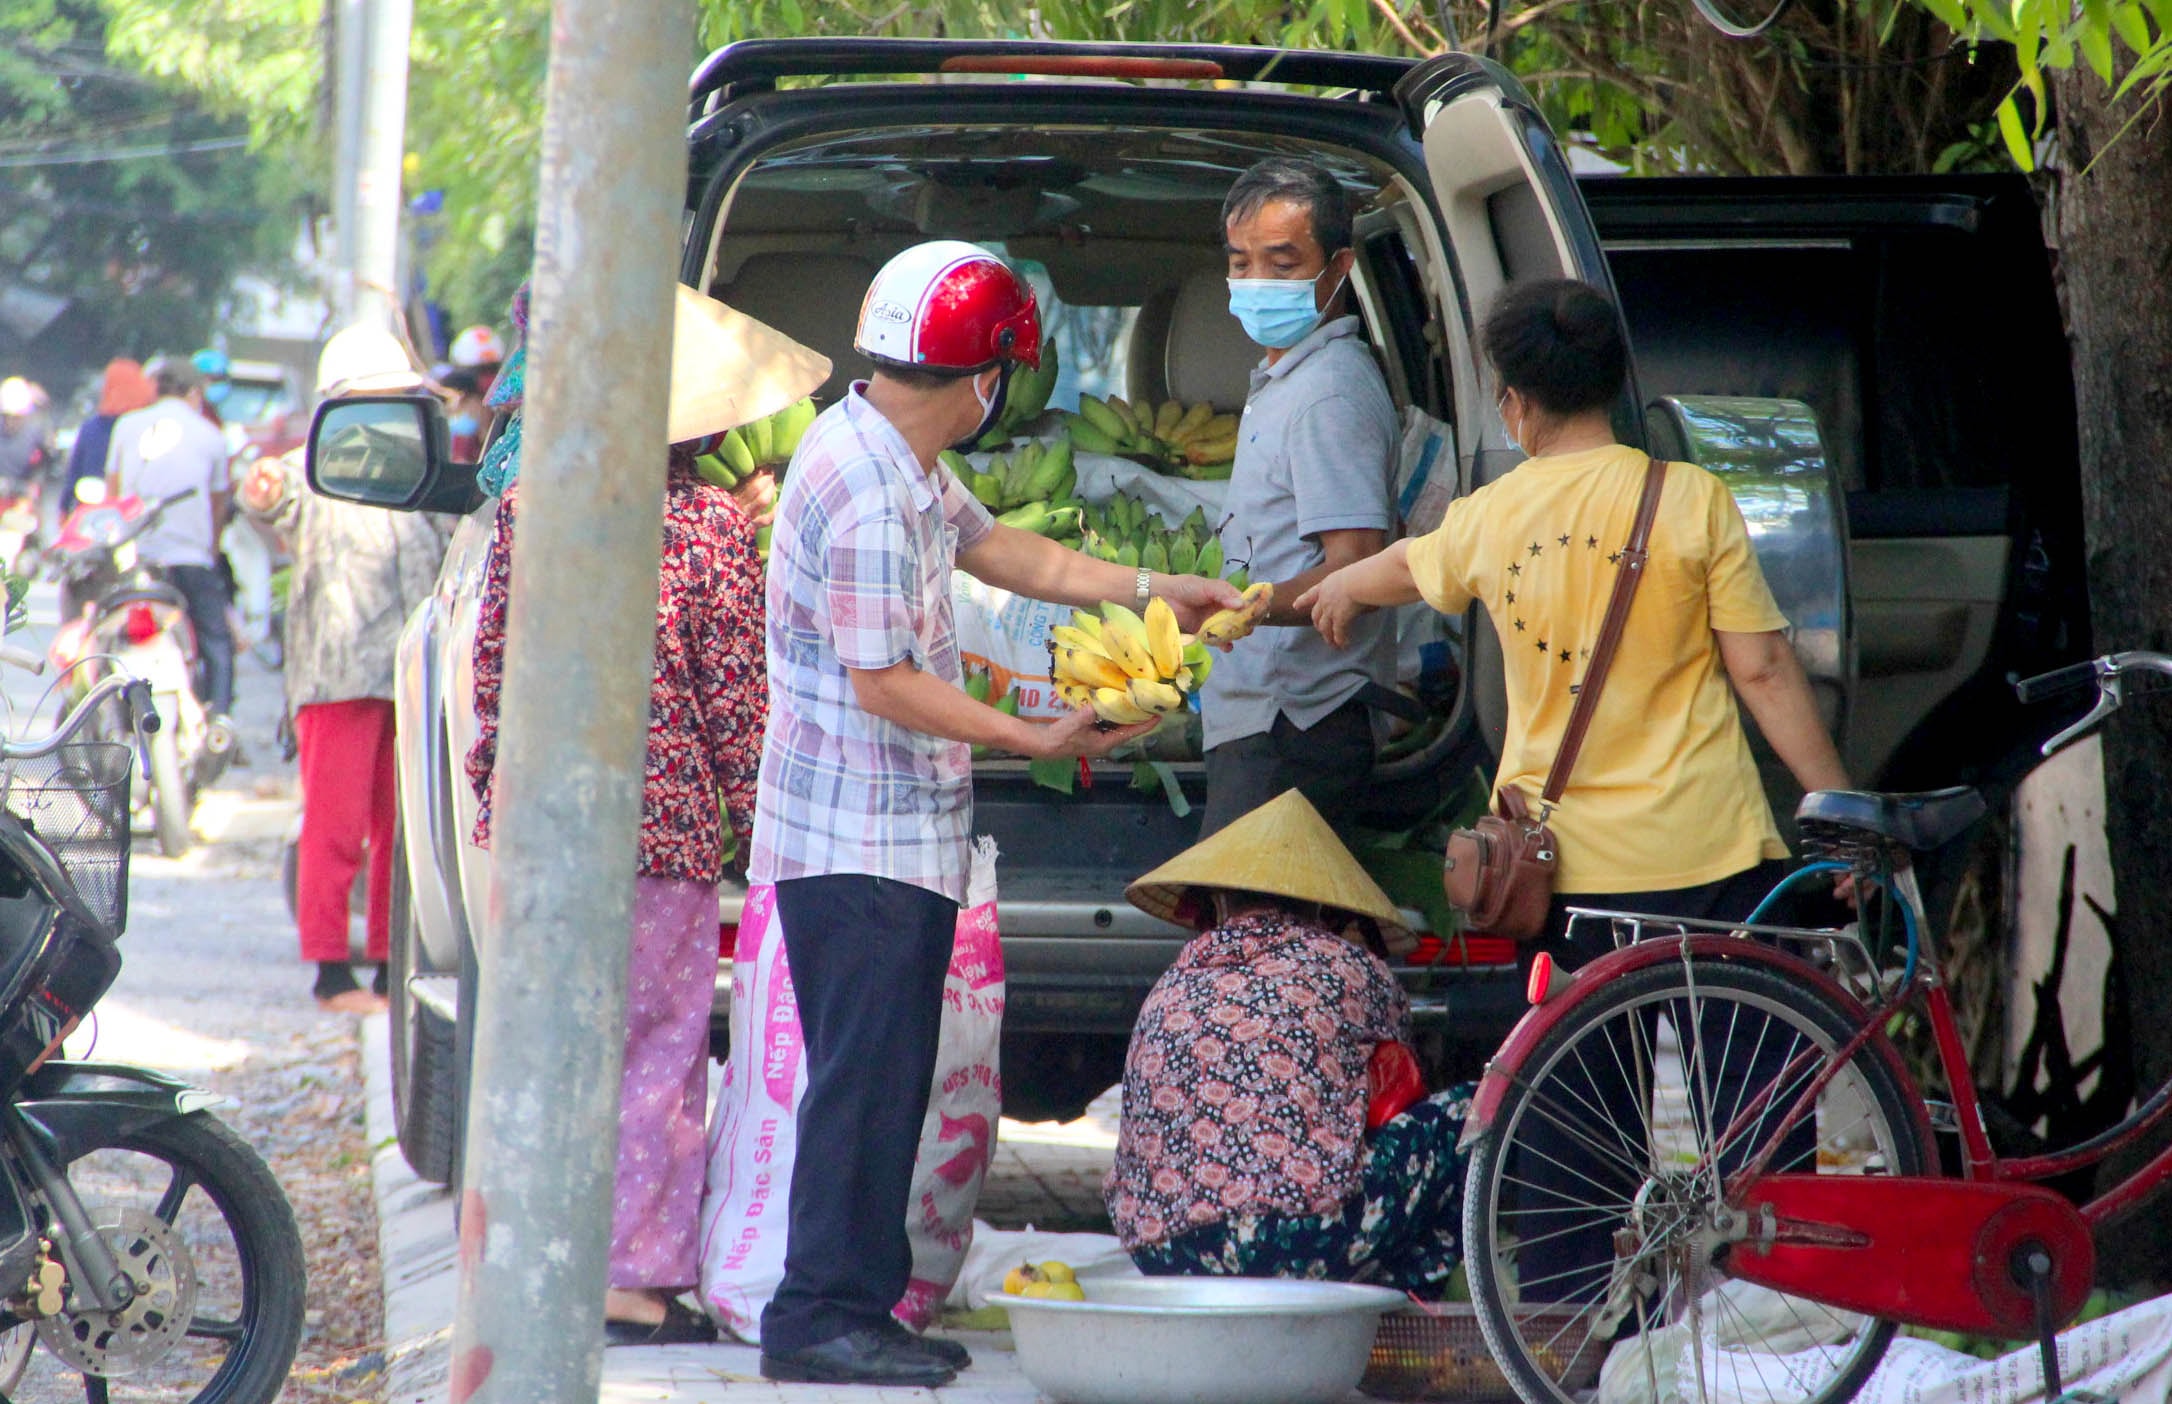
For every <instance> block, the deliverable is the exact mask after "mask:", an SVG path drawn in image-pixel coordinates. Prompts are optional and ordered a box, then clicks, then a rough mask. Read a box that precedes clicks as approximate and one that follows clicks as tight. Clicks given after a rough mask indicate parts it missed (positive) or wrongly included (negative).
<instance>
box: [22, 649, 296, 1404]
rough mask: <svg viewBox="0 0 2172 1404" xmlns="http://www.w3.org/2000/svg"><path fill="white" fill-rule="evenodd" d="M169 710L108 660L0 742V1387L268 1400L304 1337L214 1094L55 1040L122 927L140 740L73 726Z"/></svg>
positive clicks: (250, 1159) (87, 1001)
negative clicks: (53, 720) (26, 731)
mask: <svg viewBox="0 0 2172 1404" xmlns="http://www.w3.org/2000/svg"><path fill="white" fill-rule="evenodd" d="M0 663H6V664H11V665H14V666H20V667H24V668H27V669H29V670H31V671H40V670H42V666H43V665H42V662H41V660H39V659H38V658H37V656H36V655H34V654H30V653H28V652H26V651H24V650H21V649H16V648H12V647H9V646H7V645H4V644H0ZM115 713H119V715H118V716H115V715H114V714H115ZM161 724H162V723H161V717H160V713H159V711H158V708H157V706H156V704H155V702H154V700H153V697H152V688H151V687H150V686H149V685H148V684H147V683H146V682H145V681H144V680H142V679H139V678H135V677H132V676H130V675H129V674H127V673H126V672H123V671H121V670H118V669H109V670H108V672H107V673H106V675H105V676H104V677H102V678H101V679H100V680H99V681H98V682H97V683H95V684H94V685H92V686H91V688H90V689H89V690H88V692H87V693H85V694H84V695H83V697H82V698H81V699H80V700H79V701H77V702H76V703H75V705H74V706H73V707H72V708H71V709H70V710H69V712H68V714H67V715H66V716H65V717H64V718H62V720H61V721H60V722H59V723H58V724H57V725H56V726H55V727H54V729H53V731H52V732H51V734H49V735H47V736H45V737H44V738H42V739H38V740H35V741H29V740H25V741H17V740H12V739H10V740H5V741H0V786H4V790H5V804H4V808H0V1397H9V1398H16V1399H22V1398H30V1397H36V1398H47V1397H62V1395H63V1394H64V1393H66V1394H72V1396H73V1397H76V1398H88V1399H97V1400H104V1399H109V1398H115V1397H126V1392H128V1391H134V1390H140V1391H141V1396H140V1397H143V1398H146V1399H150V1398H156V1399H162V1400H163V1399H189V1400H194V1401H198V1404H268V1401H270V1400H273V1399H275V1398H277V1397H278V1395H279V1393H280V1391H281V1390H282V1389H283V1388H284V1386H285V1382H286V1379H287V1375H288V1373H289V1371H290V1370H291V1368H292V1366H293V1361H294V1355H295V1351H296V1349H297V1347H298V1346H299V1344H300V1340H301V1334H302V1328H303V1302H304V1296H305V1288H306V1276H307V1267H306V1263H305V1260H304V1257H303V1248H302V1239H301V1233H300V1231H299V1229H298V1228H297V1227H296V1224H295V1220H294V1213H293V1209H292V1207H291V1206H290V1205H289V1204H288V1202H287V1199H286V1196H285V1194H284V1192H283V1191H282V1190H281V1189H280V1186H279V1182H278V1180H277V1179H276V1178H275V1177H274V1176H273V1175H272V1172H271V1170H270V1168H269V1167H268V1166H266V1165H265V1163H264V1161H263V1159H262V1158H261V1157H260V1156H258V1155H257V1153H256V1152H255V1151H254V1150H253V1149H252V1148H251V1147H250V1146H249V1145H248V1143H247V1142H246V1141H244V1140H243V1139H242V1138H241V1137H240V1136H238V1135H237V1134H236V1133H235V1132H234V1131H233V1130H232V1129H230V1128H229V1127H227V1126H226V1125H225V1124H224V1123H223V1122H221V1121H220V1120H218V1118H217V1117H215V1116H214V1115H213V1114H212V1108H213V1107H215V1106H217V1105H219V1104H220V1103H221V1101H222V1099H220V1098H218V1097H216V1096H214V1095H212V1094H210V1093H207V1092H204V1091H202V1090H200V1089H197V1088H194V1087H191V1086H190V1085H188V1084H187V1083H185V1082H182V1081H179V1080H177V1079H174V1078H171V1077H168V1076H165V1075H163V1074H160V1073H155V1072H151V1071H148V1070H145V1069H141V1068H135V1067H129V1066H125V1065H122V1064H118V1063H105V1062H89V1061H78V1060H75V1059H72V1058H69V1057H68V1056H66V1055H65V1053H64V1052H63V1051H62V1043H63V1040H65V1039H66V1038H67V1037H68V1036H69V1034H70V1033H71V1032H73V1031H74V1030H75V1029H76V1027H77V1026H78V1024H79V1023H80V1022H82V1021H83V1020H84V1019H85V1018H86V1017H87V1016H89V1015H91V1013H92V1011H93V1009H94V1007H95V1006H96V1005H97V1003H98V1001H99V999H100V998H101V997H102V996H103V995H104V994H105V993H106V991H107V990H108V989H109V988H110V987H111V986H112V984H113V981H114V979H115V977H116V976H117V975H118V974H119V971H120V968H121V955H120V950H119V945H118V941H119V937H120V935H121V932H122V931H123V930H124V929H125V928H126V925H127V900H128V859H129V850H130V845H131V831H130V826H129V800H128V795H129V788H130V780H131V777H132V775H133V773H134V754H133V750H132V748H131V747H130V746H128V745H126V744H124V743H122V742H119V741H115V740H101V739H92V740H85V739H81V738H82V737H84V736H86V735H111V734H113V733H114V732H116V731H132V732H134V733H136V734H137V735H138V736H141V735H143V734H144V733H149V734H151V735H156V733H157V730H158V729H159V728H160V726H161ZM41 1345H42V1346H43V1347H44V1353H43V1354H42V1355H41V1354H39V1353H38V1347H39V1346H41ZM33 1370H35V1371H36V1372H37V1373H36V1374H35V1376H32V1372H33ZM47 1372H51V1373H52V1375H53V1376H54V1377H55V1378H53V1379H52V1380H50V1381H49V1380H48V1379H47V1377H46V1376H47ZM26 1376H31V1377H30V1378H27V1379H26Z"/></svg>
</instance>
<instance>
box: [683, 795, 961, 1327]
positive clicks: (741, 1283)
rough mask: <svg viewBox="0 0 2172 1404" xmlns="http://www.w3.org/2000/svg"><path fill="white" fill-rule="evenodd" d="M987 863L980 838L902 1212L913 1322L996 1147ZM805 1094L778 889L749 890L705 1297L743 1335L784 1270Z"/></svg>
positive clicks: (952, 1259)
mask: <svg viewBox="0 0 2172 1404" xmlns="http://www.w3.org/2000/svg"><path fill="white" fill-rule="evenodd" d="M995 860H996V850H995V843H994V840H992V839H988V838H982V839H979V840H977V841H976V843H975V846H974V854H973V881H972V886H971V888H970V890H969V895H968V899H967V905H966V907H965V908H964V910H962V911H961V912H960V913H959V914H958V927H957V937H956V941H955V944H954V945H953V947H952V950H951V958H950V972H949V975H948V976H947V977H946V978H945V980H944V983H943V1019H942V1033H941V1039H942V1042H941V1047H940V1051H939V1053H938V1054H937V1057H936V1063H935V1084H934V1087H933V1089H932V1091H931V1094H930V1098H929V1102H928V1115H927V1121H926V1122H925V1124H924V1127H923V1129H922V1132H921V1141H920V1155H919V1158H918V1160H917V1162H916V1163H915V1165H914V1168H913V1185H912V1198H911V1200H910V1203H909V1205H908V1208H907V1211H906V1233H907V1236H908V1237H909V1239H910V1240H911V1243H912V1251H913V1267H912V1279H911V1281H910V1283H909V1284H908V1285H907V1287H906V1291H905V1296H904V1297H903V1298H902V1299H901V1300H900V1301H899V1303H898V1306H897V1309H896V1314H897V1316H898V1319H899V1320H901V1321H904V1322H905V1323H906V1324H907V1325H909V1326H912V1327H913V1328H914V1329H920V1328H922V1327H924V1326H925V1325H926V1324H927V1323H928V1322H929V1321H930V1320H931V1319H932V1318H933V1316H934V1314H935V1312H936V1311H937V1310H938V1309H939V1308H940V1307H941V1305H942V1301H943V1298H944V1297H945V1296H947V1295H948V1294H949V1291H950V1287H951V1284H952V1283H953V1282H954V1281H956V1279H957V1276H958V1271H959V1268H960V1267H961V1266H962V1265H963V1263H964V1261H965V1255H966V1251H967V1250H968V1249H969V1248H970V1247H971V1245H972V1238H973V1207H974V1205H975V1204H976V1203H977V1202H978V1200H979V1198H980V1187H981V1185H982V1183H983V1182H984V1181H985V1180H986V1178H987V1173H988V1164H989V1161H990V1160H992V1159H993V1158H994V1155H995V1137H996V1122H997V1119H998V1118H999V1117H1000V1115H1001V1112H1002V1104H1003V1081H1002V1076H1001V1070H1000V1067H999V1064H998V1061H997V1045H998V1039H999V1036H1000V1034H1001V1031H1002V1024H1003V992H1004V985H1003V947H1002V942H1001V937H1000V934H999V932H998V929H997V926H996V903H995ZM870 1075H879V1074H873V1073H871V1074H870ZM806 1091H807V1068H806V1058H805V1044H804V1040H803V1039H802V1037H801V1033H800V1023H799V1004H798V1001H797V999H796V998H795V997H794V995H793V991H792V972H791V967H790V964H789V962H788V961H787V959H786V957H785V949H784V926H783V923H782V922H781V921H780V920H779V919H778V916H777V910H776V890H775V889H774V888H771V887H767V886H762V887H756V888H754V889H753V890H751V891H750V892H748V894H747V900H746V905H745V907H744V909H743V911H742V913H741V915H740V918H739V932H738V942H737V944H736V947H735V949H734V951H733V957H732V1013H731V1053H730V1057H729V1060H728V1061H727V1062H726V1064H725V1067H724V1076H723V1082H722V1086H721V1087H720V1089H719V1091H718V1093H717V1104H716V1110H715V1111H714V1113H713V1114H712V1115H711V1117H710V1123H709V1163H708V1184H707V1189H706V1192H705V1193H704V1194H703V1196H702V1241H701V1297H702V1301H703V1303H704V1304H705V1305H706V1306H707V1307H708V1309H709V1314H710V1315H711V1316H713V1317H714V1318H716V1321H717V1323H718V1324H719V1325H721V1326H723V1327H724V1328H725V1329H726V1330H729V1331H730V1332H732V1334H734V1335H736V1336H738V1337H740V1338H741V1339H743V1340H747V1341H759V1340H760V1339H761V1328H762V1309H763V1308H764V1307H766V1306H767V1305H768V1304H769V1299H770V1298H771V1297H772V1296H774V1295H775V1294H776V1291H777V1286H778V1284H779V1283H780V1282H782V1281H783V1280H784V1249H785V1235H786V1227H787V1225H788V1224H789V1222H790V1220H791V1210H790V1201H791V1189H792V1160H793V1156H794V1153H795V1152H796V1150H797V1148H798V1144H799V1131H798V1116H799V1099H800V1098H801V1097H802V1096H803V1095H805V1093H806Z"/></svg>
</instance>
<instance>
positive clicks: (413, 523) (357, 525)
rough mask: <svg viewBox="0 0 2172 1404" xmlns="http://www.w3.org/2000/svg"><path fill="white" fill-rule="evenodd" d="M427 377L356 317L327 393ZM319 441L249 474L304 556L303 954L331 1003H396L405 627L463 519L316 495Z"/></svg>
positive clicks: (362, 1009) (292, 595) (295, 707)
mask: <svg viewBox="0 0 2172 1404" xmlns="http://www.w3.org/2000/svg"><path fill="white" fill-rule="evenodd" d="M421 384H422V377H421V376H420V375H419V374H417V373H416V371H415V368H414V366H413V364H412V363H411V362H410V361H409V360H408V356H407V352H406V350H405V348H403V347H402V346H401V345H400V343H399V341H398V340H396V339H395V338H394V337H393V336H392V334H391V333H390V332H387V331H383V330H380V329H379V328H376V327H359V326H358V327H349V328H347V329H346V330H345V331H342V332H340V333H339V334H338V335H337V336H335V337H333V338H332V339H331V341H330V342H328V343H326V345H325V348H324V354H323V355H322V356H321V357H320V358H319V360H318V362H317V393H318V394H319V395H321V396H324V397H325V398H327V399H334V398H337V397H339V396H342V395H361V394H396V393H399V392H402V391H407V390H413V389H416V388H417V387H419V386H420V385H421ZM305 452H306V449H302V448H297V449H295V450H294V451H293V452H291V453H289V454H287V455H286V456H285V457H283V458H260V459H258V460H257V461H256V463H255V464H254V465H253V466H252V467H251V468H250V469H249V473H248V476H247V477H245V478H244V479H243V480H242V486H241V505H242V509H243V510H244V511H246V512H247V513H248V514H249V515H250V516H251V517H253V518H255V519H256V520H258V521H260V522H263V523H264V524H266V525H267V526H270V527H272V528H273V529H275V530H277V531H278V532H280V533H281V534H282V535H284V536H285V537H286V540H287V543H288V545H289V547H290V549H291V550H292V551H293V554H294V570H293V575H292V580H291V584H290V585H289V586H288V591H287V624H286V641H285V642H286V690H287V709H288V715H289V717H290V718H291V719H292V722H293V727H294V739H295V742H296V744H297V746H298V747H299V751H300V757H301V787H302V833H301V839H300V842H299V844H298V847H297V851H296V854H295V858H296V883H295V901H294V920H295V925H296V926H297V927H298V928H299V929H300V932H301V946H302V959H304V960H306V961H313V962H315V963H316V967H317V973H316V983H315V986H314V993H315V995H316V999H317V1005H318V1007H319V1008H321V1009H325V1010H329V1011H333V1012H336V1013H357V1014H367V1013H372V1012H374V1011H376V1010H379V1009H382V1008H384V1007H385V1002H386V1000H385V995H386V974H385V960H386V957H387V956H388V954H389V952H390V936H391V929H392V928H391V900H392V865H393V863H394V862H396V861H397V854H396V853H395V852H394V843H395V840H394V837H393V835H394V832H395V829H396V827H397V821H398V806H397V796H396V792H395V785H394V775H395V766H394V760H393V749H392V739H393V726H392V724H393V711H392V675H393V658H394V655H395V653H396V652H397V649H398V645H399V639H400V629H401V627H402V626H403V625H404V624H405V623H406V622H407V616H408V615H409V614H410V613H412V612H413V611H414V608H415V606H416V605H418V604H420V603H421V602H422V601H423V600H424V599H426V598H428V596H429V594H430V592H431V591H432V590H433V589H435V588H436V586H437V572H438V566H439V564H440V562H441V561H442V560H443V558H444V555H445V543H446V542H447V541H448V540H449V539H450V538H451V534H452V523H451V522H450V521H449V520H448V519H446V518H442V517H437V516H432V515H430V514H428V513H423V512H387V511H384V510H383V509H381V508H377V507H364V506H360V505H358V504H355V503H350V502H339V501H336V500H334V499H332V498H329V497H321V496H319V495H318V494H316V493H313V492H311V491H309V488H308V483H307V479H306V477H305V476H304V465H303V457H304V454H305ZM365 860H366V861H367V862H368V864H369V877H368V880H367V887H368V892H369V903H368V909H367V915H366V917H365V920H364V930H365V933H366V935H365V938H364V947H363V951H364V956H365V958H366V960H367V961H368V962H369V963H371V964H373V965H375V966H376V967H377V975H376V979H375V981H374V982H373V985H372V987H371V988H369V989H364V988H362V986H361V984H360V982H359V981H357V980H356V978H355V973H354V968H353V966H352V965H351V964H350V963H349V961H350V955H351V948H350V946H349V941H348V904H349V901H350V894H351V893H352V892H353V890H354V882H355V875H356V874H357V873H359V872H360V871H362V864H363V863H364V861H365Z"/></svg>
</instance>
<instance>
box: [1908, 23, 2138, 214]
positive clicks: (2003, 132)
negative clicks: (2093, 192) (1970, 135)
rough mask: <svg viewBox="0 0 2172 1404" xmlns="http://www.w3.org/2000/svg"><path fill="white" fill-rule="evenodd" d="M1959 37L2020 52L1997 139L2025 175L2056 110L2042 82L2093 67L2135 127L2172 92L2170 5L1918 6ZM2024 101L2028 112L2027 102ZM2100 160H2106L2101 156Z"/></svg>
mask: <svg viewBox="0 0 2172 1404" xmlns="http://www.w3.org/2000/svg"><path fill="white" fill-rule="evenodd" d="M1915 3H1916V4H1919V5H1921V6H1922V7H1923V8H1924V9H1926V10H1929V11H1931V12H1932V13H1934V14H1936V15H1937V16H1938V18H1939V19H1940V21H1941V22H1943V23H1945V24H1947V25H1949V26H1951V27H1952V28H1954V29H1956V30H1960V31H1963V32H1967V33H1972V34H1976V35H1981V36H1985V37H1989V38H1994V39H1999V40H2003V41H2004V42H2006V43H2009V44H2011V45H2013V46H2014V55H2015V60H2016V62H2017V63H2018V64H2019V65H2020V69H2021V76H2020V79H2019V80H2018V81H2017V82H2016V83H2015V84H2014V86H2013V89H2012V90H2011V91H2010V92H2008V93H2007V94H2006V96H2005V98H2004V99H2003V100H2002V101H2001V102H2000V103H1999V107H1998V131H1999V136H2000V138H2001V139H2002V140H2003V141H2004V143H2005V146H2006V151H2007V154H2008V155H2010V156H2011V157H2012V158H2013V162H2014V164H2015V165H2017V166H2019V167H2020V168H2021V169H2022V170H2025V171H2030V170H2034V169H2036V142H2037V140H2038V139H2039V138H2041V137H2042V136H2043V134H2044V119H2045V116H2046V115H2047V113H2048V112H2049V110H2050V105H2049V104H2048V103H2047V102H2046V100H2045V90H2044V74H2045V73H2046V72H2047V71H2063V70H2066V69H2071V68H2073V67H2074V65H2075V64H2077V63H2082V64H2087V65H2088V67H2089V68H2090V69H2091V71H2093V72H2094V73H2095V74H2096V75H2097V77H2098V78H2099V79H2100V80H2101V81H2102V82H2103V83H2104V84H2105V86H2106V87H2107V88H2108V89H2110V91H2111V95H2112V97H2113V99H2114V100H2115V101H2127V102H2131V103H2132V104H2133V107H2134V113H2133V116H2132V117H2130V118H2129V119H2128V120H2129V122H2130V124H2131V123H2132V122H2133V121H2135V120H2137V119H2139V118H2140V117H2141V115H2142V114H2143V113H2144V112H2146V111H2148V110H2150V109H2151V108H2152V107H2153V106H2154V105H2155V104H2156V102H2157V99H2158V98H2160V97H2162V96H2163V95H2164V93H2165V90H2166V88H2167V87H2168V86H2172V3H2166V0H2082V3H2080V4H2074V3H2072V0H1915ZM2024 94H2026V95H2027V97H2028V99H2029V111H2028V112H2027V113H2026V114H2024V113H2023V111H2022V106H2021V98H2022V96H2023V95H2024ZM2099 154H2100V155H2101V154H2102V153H2101V152H2099Z"/></svg>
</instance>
